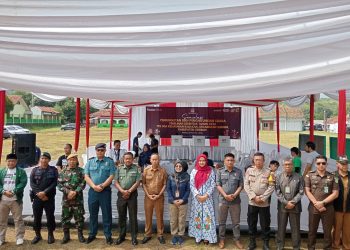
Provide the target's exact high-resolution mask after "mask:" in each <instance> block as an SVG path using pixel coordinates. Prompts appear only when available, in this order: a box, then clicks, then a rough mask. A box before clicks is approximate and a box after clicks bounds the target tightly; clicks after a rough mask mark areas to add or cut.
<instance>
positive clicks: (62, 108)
mask: <svg viewBox="0 0 350 250" xmlns="http://www.w3.org/2000/svg"><path fill="white" fill-rule="evenodd" d="M75 107H76V102H75V101H74V98H67V99H66V100H63V101H60V102H58V103H56V105H55V109H56V110H57V111H59V112H61V115H62V121H63V122H64V123H74V122H75ZM95 111H97V109H94V108H91V107H90V112H95ZM85 114H86V101H85V100H84V99H83V100H81V102H80V117H81V122H82V121H85Z"/></svg>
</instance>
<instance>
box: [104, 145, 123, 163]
mask: <svg viewBox="0 0 350 250" xmlns="http://www.w3.org/2000/svg"><path fill="white" fill-rule="evenodd" d="M125 153H126V150H125V149H119V152H118V150H116V149H114V148H113V149H111V150H110V151H109V155H108V156H109V157H110V158H112V159H113V161H114V163H116V162H117V161H118V160H119V161H120V162H122V160H123V156H124V154H125Z"/></svg>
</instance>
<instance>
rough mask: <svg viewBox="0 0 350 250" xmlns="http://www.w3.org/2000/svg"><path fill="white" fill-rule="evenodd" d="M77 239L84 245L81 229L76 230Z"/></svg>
mask: <svg viewBox="0 0 350 250" xmlns="http://www.w3.org/2000/svg"><path fill="white" fill-rule="evenodd" d="M78 239H79V242H80V243H84V242H85V237H84V235H83V230H82V229H78Z"/></svg>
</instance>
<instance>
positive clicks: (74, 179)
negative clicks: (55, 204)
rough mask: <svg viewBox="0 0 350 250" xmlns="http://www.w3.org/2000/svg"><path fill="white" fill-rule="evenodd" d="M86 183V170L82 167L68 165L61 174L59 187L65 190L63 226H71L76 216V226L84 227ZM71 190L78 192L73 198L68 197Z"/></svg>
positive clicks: (62, 190)
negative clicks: (84, 192) (84, 191)
mask: <svg viewBox="0 0 350 250" xmlns="http://www.w3.org/2000/svg"><path fill="white" fill-rule="evenodd" d="M85 185H86V182H85V179H84V170H83V169H82V168H80V167H75V168H69V167H66V168H63V170H62V171H61V173H60V174H59V178H58V189H59V190H60V191H61V192H63V197H62V219H61V222H62V227H63V228H70V226H71V222H70V221H71V219H72V218H73V216H74V220H75V224H76V227H77V228H78V229H83V227H84V214H85V210H84V198H83V190H84V188H85ZM69 191H76V192H77V194H76V196H75V198H74V199H73V200H68V198H67V196H68V193H69Z"/></svg>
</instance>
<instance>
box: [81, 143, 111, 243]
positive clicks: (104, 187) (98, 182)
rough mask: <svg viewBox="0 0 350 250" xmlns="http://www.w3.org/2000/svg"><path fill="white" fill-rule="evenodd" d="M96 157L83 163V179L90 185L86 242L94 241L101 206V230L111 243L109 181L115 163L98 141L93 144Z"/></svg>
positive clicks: (104, 146)
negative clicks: (106, 154)
mask: <svg viewBox="0 0 350 250" xmlns="http://www.w3.org/2000/svg"><path fill="white" fill-rule="evenodd" d="M95 150H96V157H92V158H90V159H89V160H88V162H87V163H86V165H85V181H86V183H87V184H88V185H89V186H90V189H89V194H88V205H89V213H90V222H89V237H88V239H87V241H86V243H87V244H89V243H90V242H92V241H94V240H95V239H96V235H97V229H98V210H99V208H100V207H101V210H102V219H103V231H104V235H105V237H106V243H107V244H109V245H111V244H112V243H113V240H112V204H111V195H112V191H111V187H110V185H111V183H112V181H113V179H114V175H115V165H114V162H113V160H112V159H111V158H109V157H106V156H105V153H106V144H105V143H98V144H97V145H96V146H95Z"/></svg>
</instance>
